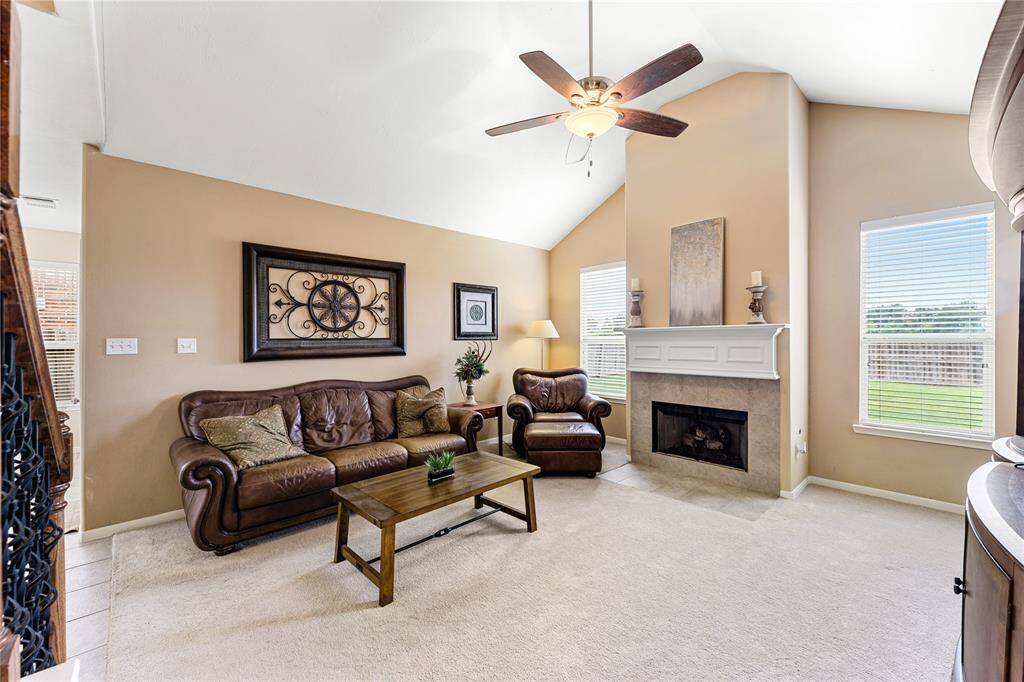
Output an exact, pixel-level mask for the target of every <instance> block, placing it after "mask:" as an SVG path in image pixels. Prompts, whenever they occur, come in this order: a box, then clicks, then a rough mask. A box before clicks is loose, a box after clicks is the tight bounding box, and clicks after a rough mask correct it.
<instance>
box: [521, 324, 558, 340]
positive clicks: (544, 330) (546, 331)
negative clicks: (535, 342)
mask: <svg viewBox="0 0 1024 682" xmlns="http://www.w3.org/2000/svg"><path fill="white" fill-rule="evenodd" d="M526 336H527V338H531V339H557V338H558V330H557V329H555V323H554V322H552V321H551V320H534V321H533V322H531V323H530V328H529V329H527V330H526Z"/></svg>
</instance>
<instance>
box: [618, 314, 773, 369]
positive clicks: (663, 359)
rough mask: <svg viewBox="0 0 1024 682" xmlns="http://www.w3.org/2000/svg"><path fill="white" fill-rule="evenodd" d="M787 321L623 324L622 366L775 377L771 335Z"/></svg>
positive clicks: (627, 367)
mask: <svg viewBox="0 0 1024 682" xmlns="http://www.w3.org/2000/svg"><path fill="white" fill-rule="evenodd" d="M788 328H789V325H788V324H725V325H707V326H701V327H629V328H627V329H625V330H624V331H625V334H626V370H627V371H629V372H655V373H660V374H693V375H697V376H711V377H741V378H749V379H778V378H779V369H778V362H777V353H776V339H778V337H779V334H781V333H782V330H783V329H788Z"/></svg>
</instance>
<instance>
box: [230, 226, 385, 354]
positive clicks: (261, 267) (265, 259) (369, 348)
mask: <svg viewBox="0 0 1024 682" xmlns="http://www.w3.org/2000/svg"><path fill="white" fill-rule="evenodd" d="M271 267H277V268H284V269H294V270H298V271H309V272H310V273H311V276H313V274H312V273H315V275H316V277H315V279H320V280H322V276H323V275H328V276H329V275H332V274H336V275H338V276H339V279H340V278H356V279H358V278H359V277H373V278H377V279H385V280H387V282H388V287H389V289H388V291H387V292H386V294H384V300H385V301H386V302H387V308H386V310H387V316H386V324H387V328H388V332H389V333H388V336H387V337H380V338H365V337H359V336H358V335H357V334H355V333H354V332H349V331H348V330H347V329H345V330H337V331H334V332H327V333H324V332H323V331H319V330H318V331H317V332H316V333H315V334H313V335H310V336H308V337H305V338H301V337H296V338H287V339H281V338H270V316H271V313H272V311H271V307H272V306H273V307H275V311H273V312H276V313H277V314H279V315H280V314H281V312H280V311H281V308H282V304H285V303H287V304H288V305H287V306H286V307H293V308H294V307H299V306H297V305H296V304H295V303H294V302H289V301H286V300H285V299H286V298H287V295H286V294H284V293H282V292H281V291H280V289H281V288H280V287H278V288H277V290H275V291H274V293H273V294H272V292H271V283H270V281H269V269H270V268H271ZM342 281H346V282H349V283H350V284H351V283H353V280H352V279H345V280H342ZM339 286H344V285H339ZM355 290H358V291H360V292H361V291H362V289H360V288H359V286H358V285H354V290H353V294H355ZM272 295H275V296H277V298H276V299H275V300H271V296H272ZM375 300H376V299H375ZM357 301H358V299H357ZM358 302H359V303H360V305H361V304H362V301H358ZM363 308H364V309H365V306H363ZM311 309H312V308H311ZM242 311H243V312H242V316H243V320H242V328H243V336H244V339H243V360H244V361H245V362H253V361H260V360H285V359H296V358H328V357H359V356H367V355H405V263H397V262H393V261H383V260H372V259H369V258H356V257H353V256H340V255H336V254H330V253H319V252H316V251H302V250H300V249H290V248H287V247H283V246H269V245H267V244H251V243H249V242H242ZM361 314H362V313H358V314H357V317H356V319H360V318H359V315H361ZM368 314H369V313H368ZM353 323H354V321H353Z"/></svg>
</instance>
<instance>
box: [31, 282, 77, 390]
mask: <svg viewBox="0 0 1024 682" xmlns="http://www.w3.org/2000/svg"><path fill="white" fill-rule="evenodd" d="M30 267H31V270H32V287H33V289H34V290H35V296H36V310H37V311H38V313H39V325H40V327H42V331H43V345H44V346H45V347H46V360H47V363H48V364H49V366H50V380H51V381H52V382H53V392H54V395H55V397H56V399H57V405H58V406H59V407H61V408H68V407H72V406H75V405H77V404H78V403H79V385H80V382H79V370H78V266H77V265H75V264H74V263H43V262H33V263H31V266H30Z"/></svg>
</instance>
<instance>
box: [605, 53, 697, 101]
mask: <svg viewBox="0 0 1024 682" xmlns="http://www.w3.org/2000/svg"><path fill="white" fill-rule="evenodd" d="M702 61H704V56H703V55H701V53H700V50H698V49H697V48H695V47H694V46H693V45H690V44H686V45H683V46H682V47H677V48H676V49H674V50H672V51H671V52H669V53H667V54H663V55H662V56H660V57H658V58H657V59H655V60H654V61H653V62H651V63H650V64H646V65H645V66H641V67H640V68H639V69H637V70H636V71H634V72H633V73H631V74H629V75H628V76H626V77H625V78H623V79H622V80H620V81H619V82H618V83H616V84H615V85H613V86H612V87H610V88H608V95H607V96H606V99H607V98H610V97H612V96H613V95H614V93H618V94H619V95H620V97H619V98H618V99H617V100H613V103H614V102H628V101H629V100H631V99H636V98H637V97H639V96H640V95H644V94H646V93H648V92H650V91H651V90H653V89H655V88H657V87H659V86H662V85H664V84H665V83H668V82H669V81H670V80H672V79H673V78H678V77H679V76H682V75H683V74H684V73H686V72H687V71H689V70H690V69H692V68H693V67H695V66H697V65H698V64H700V63H701V62H702Z"/></svg>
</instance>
